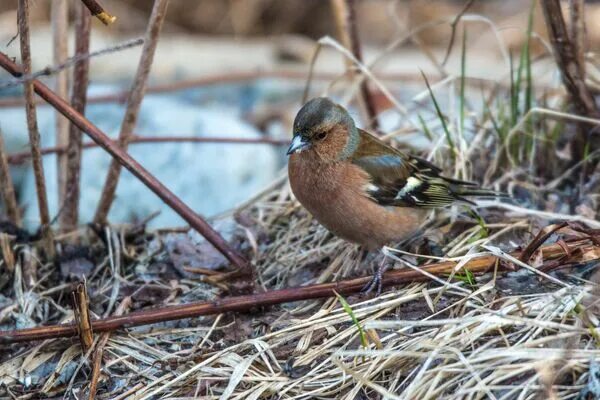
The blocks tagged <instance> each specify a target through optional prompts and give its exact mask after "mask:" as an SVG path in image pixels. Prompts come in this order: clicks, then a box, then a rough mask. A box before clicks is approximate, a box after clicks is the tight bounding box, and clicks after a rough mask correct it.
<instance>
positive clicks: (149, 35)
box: [94, 0, 169, 223]
mask: <svg viewBox="0 0 600 400" xmlns="http://www.w3.org/2000/svg"><path fill="white" fill-rule="evenodd" d="M168 5H169V0H155V1H154V7H153V8H152V14H151V15H150V21H148V27H147V29H146V34H145V36H144V48H143V50H142V55H141V57H140V62H139V64H138V69H137V72H136V74H135V79H134V82H133V86H132V87H131V91H130V93H129V98H128V99H127V109H126V110H125V116H124V117H123V123H122V124H121V131H120V132H119V146H120V147H121V149H123V150H125V151H127V146H128V143H129V139H130V136H132V134H133V129H134V128H135V124H136V122H137V118H138V113H139V110H140V106H141V104H142V100H143V98H144V94H145V93H146V83H147V80H148V75H149V74H150V68H151V66H152V61H153V59H154V53H155V51H156V45H157V44H158V37H159V35H160V31H161V28H162V24H163V21H164V19H165V16H166V14H167V6H168ZM120 175H121V164H120V163H119V162H118V161H116V160H113V161H112V162H111V163H110V167H109V168H108V173H107V175H106V180H105V182H104V189H103V190H102V194H101V196H100V201H99V203H98V208H97V209H96V215H95V216H94V221H95V222H97V223H104V222H106V219H107V217H108V213H109V211H110V208H111V206H112V203H113V201H114V198H115V192H116V190H117V185H118V183H119V176H120Z"/></svg>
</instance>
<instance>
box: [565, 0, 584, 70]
mask: <svg viewBox="0 0 600 400" xmlns="http://www.w3.org/2000/svg"><path fill="white" fill-rule="evenodd" d="M569 10H570V11H569V13H570V16H571V26H570V27H571V41H572V42H573V47H574V49H575V50H574V51H575V58H576V59H577V62H578V63H579V65H580V66H581V76H582V79H583V81H585V48H586V33H587V32H586V31H585V4H584V0H569Z"/></svg>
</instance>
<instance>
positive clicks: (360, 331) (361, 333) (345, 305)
mask: <svg viewBox="0 0 600 400" xmlns="http://www.w3.org/2000/svg"><path fill="white" fill-rule="evenodd" d="M334 293H335V297H337V299H338V300H339V302H340V304H341V305H342V308H343V309H344V311H345V312H346V313H347V314H348V315H349V316H350V319H352V323H353V324H354V325H355V326H356V329H358V334H359V336H360V343H361V344H362V346H363V347H364V348H365V349H366V348H368V347H369V343H368V342H367V335H366V334H365V331H364V330H363V328H362V326H361V325H360V322H358V318H356V315H354V310H352V307H350V304H348V302H347V301H346V299H345V298H343V297H342V296H341V295H340V294H339V293H338V292H335V291H334Z"/></svg>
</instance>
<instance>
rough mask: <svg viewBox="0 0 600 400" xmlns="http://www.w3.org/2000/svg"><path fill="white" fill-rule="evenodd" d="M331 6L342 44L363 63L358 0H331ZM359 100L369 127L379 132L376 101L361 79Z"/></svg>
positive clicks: (364, 81)
mask: <svg viewBox="0 0 600 400" xmlns="http://www.w3.org/2000/svg"><path fill="white" fill-rule="evenodd" d="M331 5H332V8H333V14H334V17H335V23H336V27H337V32H338V36H339V38H340V42H341V43H342V44H343V45H344V46H345V47H346V48H348V49H350V50H351V51H352V54H353V55H354V57H355V58H356V59H357V60H358V61H359V62H361V63H362V49H361V45H360V39H359V36H358V27H357V23H356V0H331ZM345 61H346V68H347V69H348V72H349V73H352V75H355V73H354V72H353V71H354V64H353V63H352V61H350V60H348V59H346V60H345ZM359 100H360V103H361V106H362V108H363V109H364V110H365V113H366V115H367V121H368V123H369V126H370V127H371V129H373V130H377V129H378V128H379V124H378V122H377V108H376V107H375V99H374V98H373V94H372V93H371V90H370V89H369V86H368V83H367V81H366V80H365V79H361V83H360V97H359Z"/></svg>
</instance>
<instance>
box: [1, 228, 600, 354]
mask: <svg viewBox="0 0 600 400" xmlns="http://www.w3.org/2000/svg"><path fill="white" fill-rule="evenodd" d="M566 246H568V249H567V250H568V251H569V253H570V254H571V258H570V259H569V260H566V261H565V263H566V262H585V261H592V260H595V259H598V258H600V246H598V245H595V244H594V243H592V241H591V240H590V239H580V240H576V241H573V242H570V243H567V244H566ZM539 250H540V251H541V254H542V257H543V258H544V260H545V261H548V260H552V259H557V258H560V257H564V256H565V254H566V253H565V249H564V248H563V247H562V246H561V245H560V244H557V243H554V244H550V245H546V246H543V247H541V248H540V249H539ZM575 250H577V251H575ZM511 255H512V256H513V257H517V258H518V257H519V256H520V252H515V253H512V254H511ZM498 261H499V258H498V257H496V256H494V255H488V256H482V257H477V258H473V259H471V260H469V261H467V262H466V263H465V264H464V266H463V268H465V269H468V270H469V271H471V272H473V273H484V272H487V271H489V270H490V268H492V267H493V266H494V265H495V264H496V263H497V262H498ZM456 265H457V263H456V262H454V261H444V262H439V263H436V264H431V265H427V266H424V267H422V268H420V269H402V270H394V271H389V272H387V273H385V274H384V276H383V279H382V287H388V286H393V285H398V284H402V283H409V282H421V281H427V280H429V278H428V277H427V276H426V275H425V274H424V273H423V271H425V272H426V273H428V274H430V275H431V274H433V275H435V276H446V275H447V274H449V273H451V272H452V271H453V269H454V267H455V266H456ZM560 265H561V264H558V265H555V266H554V268H558V267H559V266H560ZM499 269H509V270H512V269H513V267H511V266H509V267H506V266H505V265H504V264H503V263H500V265H499ZM370 280H371V278H370V277H364V278H356V279H348V280H343V281H339V282H332V283H323V284H316V285H307V286H301V287H294V288H288V289H281V290H272V291H267V292H263V293H258V294H253V295H246V296H233V297H228V298H224V299H216V300H213V301H206V302H195V303H190V304H182V305H177V306H169V307H162V308H157V309H151V310H140V311H135V312H133V313H131V314H128V315H125V316H122V317H110V318H104V319H100V320H96V321H92V329H93V330H94V332H109V331H114V330H116V329H121V328H131V327H134V326H140V325H148V324H154V323H158V322H164V321H173V320H178V319H184V318H194V317H198V316H202V315H213V314H221V313H225V312H235V311H238V312H239V311H248V310H251V309H255V308H257V307H265V306H272V305H276V304H282V303H289V302H293V301H301V300H310V299H319V298H324V297H334V296H335V292H338V293H340V294H352V293H359V292H360V291H361V290H362V288H363V287H364V286H365V284H366V283H367V282H369V281H370ZM76 335H77V326H76V325H74V324H60V325H50V326H40V327H36V328H30V329H22V330H14V331H4V332H2V331H0V343H14V342H27V341H32V340H42V339H52V338H59V337H72V336H76Z"/></svg>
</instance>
